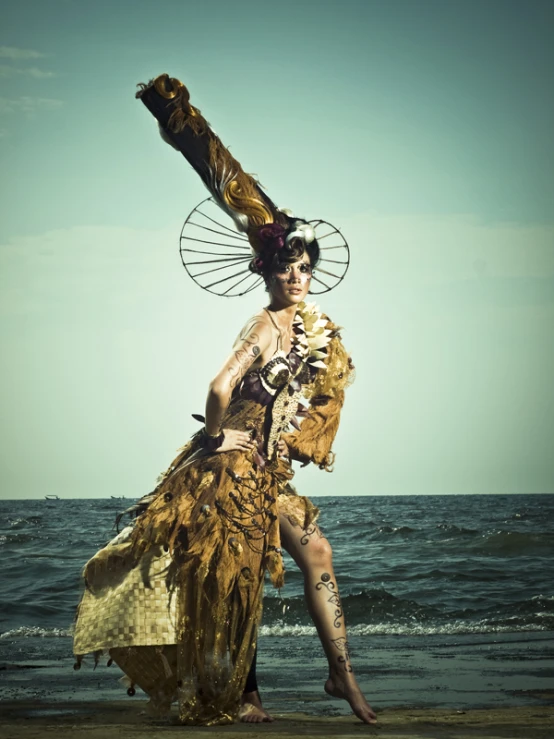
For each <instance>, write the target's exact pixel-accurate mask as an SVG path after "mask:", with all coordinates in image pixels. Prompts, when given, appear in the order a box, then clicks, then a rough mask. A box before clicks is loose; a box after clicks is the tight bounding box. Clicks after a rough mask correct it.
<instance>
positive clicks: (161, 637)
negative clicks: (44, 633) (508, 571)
mask: <svg viewBox="0 0 554 739" xmlns="http://www.w3.org/2000/svg"><path fill="white" fill-rule="evenodd" d="M139 95H140V96H141V98H142V99H143V102H145V104H147V106H148V107H149V108H150V110H151V111H152V112H153V113H154V114H155V115H156V117H157V118H158V121H159V122H160V125H161V126H162V130H163V135H164V138H166V139H168V140H169V141H170V143H172V144H173V145H174V146H176V147H177V148H179V149H180V150H181V151H182V152H183V153H184V155H185V156H186V157H187V159H188V160H189V162H191V163H192V164H193V166H194V167H195V169H196V170H197V171H198V172H199V173H200V174H201V176H202V178H203V179H204V182H205V183H206V184H208V186H209V187H210V191H211V193H212V195H213V196H214V197H216V198H217V199H218V202H219V204H220V205H221V207H223V208H225V210H226V211H227V212H228V213H229V214H230V215H232V217H234V218H235V220H236V222H237V223H238V224H240V225H241V226H242V227H243V229H244V230H246V233H247V235H248V239H249V242H250V244H251V245H252V248H253V250H254V255H255V256H254V258H253V259H252V261H251V262H250V264H249V268H250V270H251V271H252V272H253V273H255V274H258V275H260V276H261V277H262V278H263V280H264V282H265V284H266V287H267V290H268V292H269V298H270V302H269V305H268V306H267V307H266V308H264V309H263V310H262V311H260V313H258V314H257V315H256V316H254V317H253V318H252V319H250V320H249V321H248V322H247V323H246V324H245V326H244V328H243V330H242V331H241V333H240V335H239V337H238V339H237V341H236V343H235V345H234V347H233V351H232V353H231V355H230V356H229V358H228V359H227V361H226V362H225V364H224V365H223V367H222V369H221V371H220V372H219V373H218V375H217V376H216V377H215V378H214V380H213V381H212V383H211V385H210V390H209V394H208V398H207V402H206V415H205V418H204V417H201V416H197V418H198V419H200V420H201V421H202V422H204V424H205V425H204V427H203V429H202V430H201V431H199V432H198V433H197V434H195V435H194V436H193V438H192V439H191V441H190V442H189V443H188V444H186V445H185V446H184V447H183V448H182V450H180V454H179V455H178V456H177V458H176V459H175V460H174V461H173V463H172V464H171V465H170V467H169V468H168V470H167V471H166V472H165V473H164V475H163V476H162V479H161V480H160V482H159V484H158V486H157V487H156V489H155V490H154V492H153V493H151V494H150V495H148V496H146V498H144V499H142V500H141V501H139V503H138V505H137V506H136V507H135V512H136V513H137V518H136V522H135V525H134V526H133V527H129V528H128V529H126V530H125V531H124V532H122V534H121V535H120V536H119V537H117V538H116V539H114V540H113V541H112V542H110V544H109V545H108V546H107V547H105V548H104V549H103V550H101V551H100V552H98V554H97V555H95V557H93V558H92V560H90V562H89V563H88V564H87V565H86V567H85V571H84V576H85V582H86V586H87V587H86V590H85V594H84V596H83V599H82V601H81V604H80V607H79V611H78V616H77V622H76V628H75V645H74V651H75V653H76V655H77V657H78V663H79V661H80V658H81V656H82V655H83V654H84V653H86V652H89V651H93V652H95V654H96V656H97V657H98V656H99V654H100V653H101V652H102V651H104V650H108V651H109V654H110V659H111V660H114V661H115V662H117V663H118V664H119V665H120V667H121V668H122V669H123V670H124V672H125V673H126V674H127V675H128V677H129V679H130V681H131V686H130V688H129V690H130V692H131V693H133V692H134V687H133V686H134V684H135V683H136V684H138V685H139V686H140V687H141V688H142V689H143V690H144V691H145V692H147V693H148V694H149V695H150V699H151V706H152V708H153V710H154V711H156V712H158V713H159V712H164V711H167V710H168V709H169V706H170V704H171V702H172V700H174V699H175V697H177V698H178V701H179V717H180V721H181V722H182V723H187V724H202V725H214V724H220V723H228V722H231V721H233V720H234V719H235V718H237V717H239V716H240V717H241V718H242V719H243V720H246V721H260V720H267V719H269V717H268V715H267V714H266V713H265V711H264V710H263V708H262V706H261V702H260V700H259V695H258V693H257V688H256V684H255V671H254V670H253V669H252V667H255V660H254V657H255V649H256V638H257V629H258V626H259V623H260V619H261V610H262V591H263V582H264V575H265V572H266V571H267V572H268V573H269V576H270V579H271V581H272V583H273V585H274V586H275V587H281V586H282V585H283V582H284V571H283V565H282V558H281V547H283V548H285V549H286V550H287V551H288V552H289V554H290V555H291V556H292V557H293V559H294V560H295V561H296V562H297V564H298V565H299V567H300V569H301V570H302V572H303V574H304V580H305V593H306V602H307V605H308V609H309V611H310V614H311V616H312V618H313V620H314V623H315V625H316V628H317V631H318V634H319V637H320V639H321V642H322V646H323V649H324V651H325V654H326V656H327V659H328V662H329V677H328V679H327V681H326V683H325V690H326V691H327V692H328V693H329V694H331V695H333V696H335V697H339V698H344V699H346V700H347V701H348V702H349V703H350V705H351V707H352V709H353V711H354V712H355V713H356V715H357V716H358V717H359V718H360V719H361V720H362V721H364V722H366V723H373V722H374V721H375V714H374V713H373V711H372V710H371V708H370V707H369V705H368V704H367V702H366V701H365V698H364V697H363V695H362V693H361V691H360V689H359V687H358V686H357V683H356V680H355V678H354V674H353V671H352V666H351V662H350V657H349V653H348V644H347V641H346V632H345V625H344V616H343V612H342V607H341V603H340V598H339V594H338V589H337V584H336V579H335V576H334V573H333V568H332V559H331V548H330V546H329V544H328V542H327V541H326V539H325V538H324V537H323V536H322V534H321V532H320V530H319V528H318V527H317V525H316V523H315V521H316V517H317V514H318V510H317V508H315V506H313V504H312V503H311V502H310V501H309V500H308V499H307V498H305V497H302V496H299V495H297V494H296V491H295V490H294V488H293V487H292V485H291V483H290V480H291V479H292V477H293V474H294V473H293V471H292V468H291V464H290V460H298V461H301V462H302V463H304V464H306V463H308V462H309V461H312V462H314V463H316V464H318V465H319V466H320V467H321V468H322V469H328V470H329V469H330V466H331V464H332V459H333V457H332V453H331V445H332V442H333V440H334V437H335V434H336V431H337V428H338V422H339V414H340V408H341V406H342V402H343V397H344V388H345V387H346V385H347V384H348V383H349V380H350V379H351V372H352V369H353V368H352V365H351V362H350V358H349V356H348V354H347V353H346V351H345V350H344V347H343V346H342V343H341V340H340V335H339V333H338V329H337V327H336V326H335V325H334V324H333V323H332V322H331V321H330V320H329V319H328V318H327V317H326V316H324V315H323V314H321V313H319V311H318V309H317V308H316V307H315V306H313V305H307V304H306V303H305V302H304V299H305V297H306V295H307V293H308V290H309V288H310V284H311V281H312V278H313V271H314V268H315V267H316V265H317V263H318V260H319V257H320V252H319V244H318V242H317V240H316V239H315V234H314V230H313V228H312V227H311V226H310V225H309V224H308V223H306V222H305V221H302V220H301V219H297V218H293V217H291V216H290V215H289V213H288V212H287V211H281V210H279V209H277V208H276V207H275V206H274V205H273V203H272V202H271V201H270V200H269V198H267V196H266V195H265V193H263V192H262V191H261V189H260V188H259V187H258V186H257V183H255V182H254V181H253V179H252V178H250V177H249V176H248V175H245V173H244V172H243V171H242V169H241V168H240V165H238V162H236V160H234V159H233V158H232V157H231V156H230V154H229V153H228V151H227V150H226V149H224V147H223V145H222V144H221V142H220V141H219V139H218V138H217V136H216V135H215V134H214V133H213V131H212V130H211V129H210V128H209V126H208V124H207V123H206V121H205V120H204V119H203V118H202V117H201V115H200V112H199V111H198V110H197V109H195V108H193V107H192V106H191V105H190V103H189V101H188V91H187V90H186V88H184V85H182V83H180V82H178V81H177V80H173V79H169V78H168V77H167V75H162V76H161V77H160V78H156V80H154V81H152V82H151V83H150V84H149V85H148V86H142V90H141V91H140V93H139ZM168 100H170V101H172V104H171V105H169V104H168V103H167V101H168ZM260 214H261V215H260ZM302 398H307V399H310V405H309V408H308V409H305V407H304V405H303V403H301V402H300V401H301V399H302ZM297 415H301V416H304V420H303V423H302V425H301V426H299V425H298V423H297V422H296V416H297ZM291 423H292V424H293V425H294V426H295V429H296V430H295V431H293V432H292V433H290V432H288V428H289V425H290V424H291ZM253 661H254V662H253ZM241 705H242V708H241Z"/></svg>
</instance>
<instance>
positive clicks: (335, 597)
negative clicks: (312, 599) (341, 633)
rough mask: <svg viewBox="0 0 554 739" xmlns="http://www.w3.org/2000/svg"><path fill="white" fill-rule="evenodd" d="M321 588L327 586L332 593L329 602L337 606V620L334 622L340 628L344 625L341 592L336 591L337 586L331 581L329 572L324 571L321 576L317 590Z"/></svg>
mask: <svg viewBox="0 0 554 739" xmlns="http://www.w3.org/2000/svg"><path fill="white" fill-rule="evenodd" d="M321 588H326V589H327V590H328V591H329V592H330V593H331V597H330V598H327V603H332V604H333V605H334V606H336V608H335V620H334V622H333V626H334V627H335V628H336V629H338V628H340V627H341V626H342V623H341V621H340V620H339V619H341V618H342V615H343V613H342V603H341V602H340V598H339V594H338V593H337V592H335V591H336V589H337V586H336V585H335V583H334V582H332V581H331V575H330V574H329V573H328V572H324V573H323V575H322V576H321V582H318V583H317V585H316V586H315V589H316V590H321Z"/></svg>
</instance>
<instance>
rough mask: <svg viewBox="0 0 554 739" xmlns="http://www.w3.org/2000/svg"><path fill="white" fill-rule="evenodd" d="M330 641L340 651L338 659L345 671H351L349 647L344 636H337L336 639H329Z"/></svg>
mask: <svg viewBox="0 0 554 739" xmlns="http://www.w3.org/2000/svg"><path fill="white" fill-rule="evenodd" d="M331 642H332V643H333V644H334V645H335V647H336V648H337V649H338V650H339V652H341V654H339V656H338V658H337V659H338V661H339V662H340V663H341V664H342V665H344V669H345V671H346V672H352V665H351V664H349V663H350V647H349V646H348V642H347V640H346V637H345V636H339V638H338V639H331Z"/></svg>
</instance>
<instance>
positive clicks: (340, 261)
mask: <svg viewBox="0 0 554 739" xmlns="http://www.w3.org/2000/svg"><path fill="white" fill-rule="evenodd" d="M309 223H310V225H311V226H312V227H313V229H314V231H315V237H316V239H317V241H318V244H319V248H320V259H319V262H318V264H317V267H316V268H315V270H314V274H313V276H312V288H311V290H310V294H311V295H320V294H321V293H326V292H329V290H332V289H333V288H334V287H336V286H337V285H338V284H339V282H341V281H342V280H343V279H344V276H345V274H346V272H347V270H348V265H349V264H350V250H349V248H348V244H347V242H346V240H345V238H344V236H343V235H342V234H341V232H340V231H339V229H338V228H336V227H335V226H333V225H331V224H330V223H328V222H327V221H323V220H316V221H309ZM179 251H180V254H181V261H182V262H183V266H184V267H185V269H186V271H187V273H188V274H189V276H190V277H192V279H193V280H194V282H195V283H196V284H197V285H199V287H201V288H202V289H203V290H207V291H208V292H210V293H213V294H214V295H220V296H222V297H226V298H233V297H238V296H239V295H245V294H246V293H249V292H250V291H251V290H254V289H255V288H257V287H258V286H259V285H262V284H263V278H262V276H261V275H260V274H258V273H256V272H252V271H251V270H250V267H249V265H250V262H251V261H252V257H253V253H252V249H251V247H250V242H249V241H248V238H247V237H246V236H245V235H244V234H241V233H238V232H237V230H236V228H235V224H234V222H233V220H232V219H231V218H230V217H228V216H226V214H225V213H224V212H223V211H222V210H221V209H220V207H219V206H218V205H217V203H216V202H215V201H214V199H213V198H211V197H210V198H206V199H205V200H203V201H202V202H201V203H200V204H199V205H197V206H196V208H194V209H193V210H192V211H191V213H190V214H189V215H188V216H187V219H186V220H185V223H184V224H183V228H182V230H181V237H180V240H179Z"/></svg>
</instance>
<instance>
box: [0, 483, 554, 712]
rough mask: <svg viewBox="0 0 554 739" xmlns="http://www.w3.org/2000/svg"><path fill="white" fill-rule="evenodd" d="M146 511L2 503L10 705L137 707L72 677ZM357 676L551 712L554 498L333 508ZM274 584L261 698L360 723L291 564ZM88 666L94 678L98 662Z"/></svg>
mask: <svg viewBox="0 0 554 739" xmlns="http://www.w3.org/2000/svg"><path fill="white" fill-rule="evenodd" d="M131 502H132V501H131V500H121V499H94V500H77V499H72V500H57V501H47V500H18V501H0V552H1V556H0V568H1V569H0V573H1V574H0V601H1V603H2V609H1V616H0V699H8V698H9V699H14V698H19V697H25V698H33V697H34V698H44V697H48V699H50V700H52V699H54V700H55V699H56V697H59V698H60V699H62V698H64V699H67V698H68V696H69V697H70V698H71V697H73V698H75V699H78V698H79V699H82V698H83V697H86V698H87V699H90V698H91V697H97V698H107V697H110V698H112V699H115V698H122V697H126V696H125V691H124V689H123V687H122V685H121V684H120V683H119V682H118V678H119V677H121V673H119V671H118V669H117V668H115V667H111V668H109V669H108V668H106V667H105V666H102V665H100V666H99V667H98V668H97V669H96V670H95V671H93V669H92V667H93V665H92V660H89V661H88V663H87V662H85V664H84V666H83V668H82V669H81V671H80V672H74V671H73V670H72V664H73V659H72V655H71V625H72V621H73V617H74V611H75V607H76V605H77V602H78V600H79V597H80V592H81V587H82V586H81V581H80V571H81V569H82V567H83V565H84V563H85V562H86V560H87V559H89V558H90V557H91V556H92V555H93V554H94V552H95V551H96V550H97V549H99V548H100V547H102V546H103V545H104V544H105V543H106V542H107V541H108V540H109V539H110V538H112V537H113V536H114V534H115V530H114V521H115V516H116V515H117V513H118V512H120V511H121V510H122V509H123V508H125V507H127V506H128V505H130V503H131ZM314 502H315V503H316V504H317V505H318V506H319V507H320V509H321V515H320V521H319V522H320V525H321V528H322V529H323V531H324V533H325V535H326V536H327V538H328V539H329V541H330V543H331V545H332V547H333V551H334V566H335V573H336V575H337V581H338V585H339V589H340V593H341V597H342V602H343V606H344V611H345V615H346V623H347V629H348V634H349V641H350V644H351V647H352V649H351V651H352V655H353V664H354V669H355V672H356V674H357V676H358V680H359V682H360V684H361V685H362V687H363V688H364V690H365V691H366V693H367V697H368V699H369V700H370V703H372V705H374V707H375V705H377V706H386V705H434V706H441V705H444V706H449V705H455V706H458V707H460V706H461V707H468V706H478V705H497V704H502V703H506V702H509V703H513V702H514V701H520V702H521V701H530V700H531V701H533V700H535V701H541V700H544V698H545V696H546V695H548V691H549V690H550V688H549V686H550V685H551V681H552V677H553V675H554V639H553V635H554V578H553V576H552V561H553V560H552V558H553V554H554V496H553V495H534V496H533V495H472V496H446V495H445V496H425V495H421V496H409V495H407V496H391V497H377V496H375V497H373V496H358V497H353V496H351V497H336V496H334V497H320V498H315V499H314ZM285 565H286V570H287V571H286V584H285V587H284V588H283V589H282V590H281V591H280V592H278V591H276V590H274V589H273V588H272V587H271V585H270V583H269V582H268V583H267V584H266V594H265V599H264V618H263V626H262V629H261V634H260V639H259V655H258V671H259V682H260V690H261V692H262V694H263V695H264V696H265V698H266V702H267V704H268V706H269V707H270V708H272V709H273V710H277V709H279V710H281V709H282V708H283V706H286V707H287V709H288V708H289V707H291V710H292V709H293V708H296V709H298V710H302V711H304V712H310V711H312V712H314V713H323V714H329V715H333V714H336V713H345V712H346V713H347V712H348V708H347V707H345V706H344V704H341V703H340V701H334V700H332V699H328V698H327V699H326V698H324V696H323V694H322V683H323V681H324V679H325V660H324V658H323V655H322V650H321V647H320V646H319V642H318V640H317V636H316V633H315V628H314V626H313V624H312V623H311V621H310V619H309V616H308V613H307V611H306V607H305V604H304V598H303V583H302V576H301V573H300V572H299V570H298V569H297V568H296V566H295V565H294V563H293V562H292V560H291V559H290V558H289V557H288V556H285ZM87 664H88V666H87Z"/></svg>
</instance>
